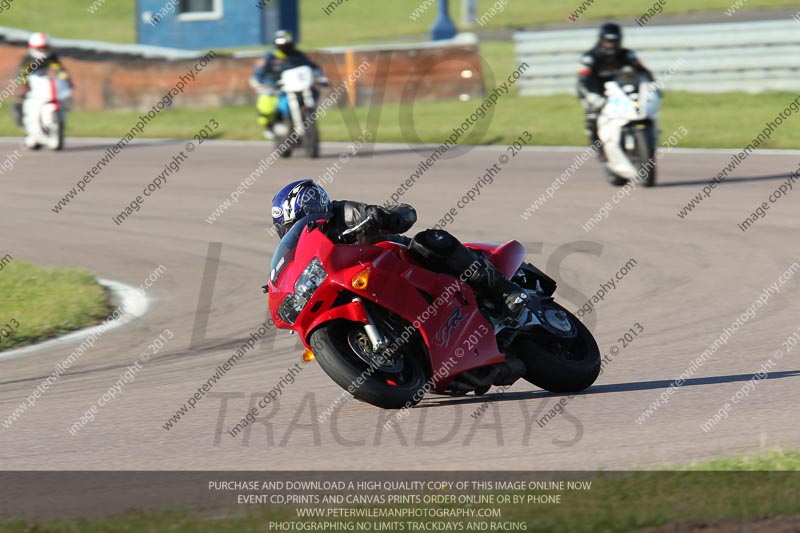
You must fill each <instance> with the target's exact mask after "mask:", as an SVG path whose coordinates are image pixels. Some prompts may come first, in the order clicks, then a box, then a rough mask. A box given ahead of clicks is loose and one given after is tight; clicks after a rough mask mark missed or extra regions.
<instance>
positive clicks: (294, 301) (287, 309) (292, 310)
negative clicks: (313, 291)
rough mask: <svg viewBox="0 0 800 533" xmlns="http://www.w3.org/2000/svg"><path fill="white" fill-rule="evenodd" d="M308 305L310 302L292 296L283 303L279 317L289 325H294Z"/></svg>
mask: <svg viewBox="0 0 800 533" xmlns="http://www.w3.org/2000/svg"><path fill="white" fill-rule="evenodd" d="M307 303H308V300H304V299H303V298H299V297H298V296H297V295H296V294H290V295H289V296H287V297H286V298H284V299H283V302H281V306H280V307H279V308H278V316H279V317H281V320H283V321H284V322H286V323H287V324H294V321H295V320H297V316H298V315H299V314H300V311H302V310H303V308H304V307H305V306H306V304H307Z"/></svg>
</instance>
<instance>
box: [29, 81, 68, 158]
mask: <svg viewBox="0 0 800 533" xmlns="http://www.w3.org/2000/svg"><path fill="white" fill-rule="evenodd" d="M61 72H62V71H59V70H58V69H48V70H43V71H42V72H34V73H32V74H31V75H30V76H28V87H29V90H28V93H27V94H26V95H25V100H24V101H23V103H22V110H23V123H22V125H23V127H24V128H25V146H26V147H27V148H30V149H32V150H38V149H39V148H41V147H42V146H47V147H48V148H50V149H51V150H61V149H62V148H63V147H64V126H65V123H66V115H67V109H68V108H69V105H70V103H71V101H72V85H71V84H70V82H69V79H67V78H65V77H63V76H62V75H61Z"/></svg>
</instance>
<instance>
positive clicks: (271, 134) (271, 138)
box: [264, 122, 275, 141]
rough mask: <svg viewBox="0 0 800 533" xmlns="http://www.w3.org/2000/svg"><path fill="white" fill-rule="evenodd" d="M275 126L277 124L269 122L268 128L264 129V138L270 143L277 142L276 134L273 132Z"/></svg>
mask: <svg viewBox="0 0 800 533" xmlns="http://www.w3.org/2000/svg"><path fill="white" fill-rule="evenodd" d="M274 124H275V123H274V122H269V123H268V124H267V125H266V127H265V128H264V138H265V139H266V140H268V141H274V140H275V132H274V131H272V126H273V125H274Z"/></svg>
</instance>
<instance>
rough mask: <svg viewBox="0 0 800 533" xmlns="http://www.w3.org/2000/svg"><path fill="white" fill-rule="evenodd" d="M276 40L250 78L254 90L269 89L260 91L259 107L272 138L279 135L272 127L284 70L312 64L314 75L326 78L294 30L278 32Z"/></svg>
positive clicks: (262, 124)
mask: <svg viewBox="0 0 800 533" xmlns="http://www.w3.org/2000/svg"><path fill="white" fill-rule="evenodd" d="M274 43H275V48H274V49H272V50H270V51H268V52H267V53H266V55H265V56H264V57H263V58H262V59H261V60H260V61H259V62H258V63H257V64H256V68H255V70H253V75H252V76H251V77H250V85H251V86H252V87H253V88H254V89H257V90H258V89H261V88H262V87H266V88H267V89H268V90H267V92H266V93H265V94H259V96H258V101H257V102H256V109H257V110H258V123H259V125H261V126H263V127H264V137H266V138H267V139H270V140H271V139H274V138H275V135H274V133H273V132H272V126H273V124H275V120H276V116H275V114H276V113H275V112H276V108H277V107H278V99H279V97H280V91H279V90H278V82H279V81H280V79H281V74H282V73H283V71H284V70H289V69H292V68H297V67H304V66H308V67H311V68H312V69H314V76H316V77H318V78H321V77H322V69H321V68H319V66H318V65H317V64H316V63H314V62H313V61H311V59H309V57H308V56H307V55H306V54H304V53H303V52H301V51H300V50H298V49H297V48H296V47H295V44H294V36H293V35H292V34H291V33H290V32H288V31H286V30H279V31H278V32H276V33H275V40H274Z"/></svg>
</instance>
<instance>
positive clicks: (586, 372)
mask: <svg viewBox="0 0 800 533" xmlns="http://www.w3.org/2000/svg"><path fill="white" fill-rule="evenodd" d="M554 307H555V308H557V309H559V310H561V311H563V312H564V313H565V314H566V316H567V320H569V322H570V324H571V325H572V327H573V328H575V329H576V334H575V336H574V337H571V338H564V337H558V336H556V335H554V334H551V333H547V332H543V331H542V332H537V333H535V334H534V333H532V334H524V335H520V336H518V337H517V339H516V340H515V341H514V344H513V345H512V351H513V352H514V354H516V356H517V357H519V358H520V359H521V360H522V362H523V363H525V367H526V368H527V371H526V372H525V379H526V380H527V381H529V382H530V383H533V384H534V385H536V386H537V387H540V388H542V389H544V390H547V391H550V392H556V393H564V392H579V391H582V390H584V389H586V388H588V387H589V386H591V385H592V383H594V382H595V380H596V379H597V376H599V375H600V365H601V359H600V349H599V348H598V347H597V342H596V341H595V340H594V337H593V336H592V333H591V332H590V331H589V330H588V329H586V326H584V325H583V323H582V322H581V321H580V320H578V319H577V318H576V317H575V315H573V314H572V313H570V312H569V311H567V310H566V309H564V308H563V307H561V306H560V305H557V304H554Z"/></svg>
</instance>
